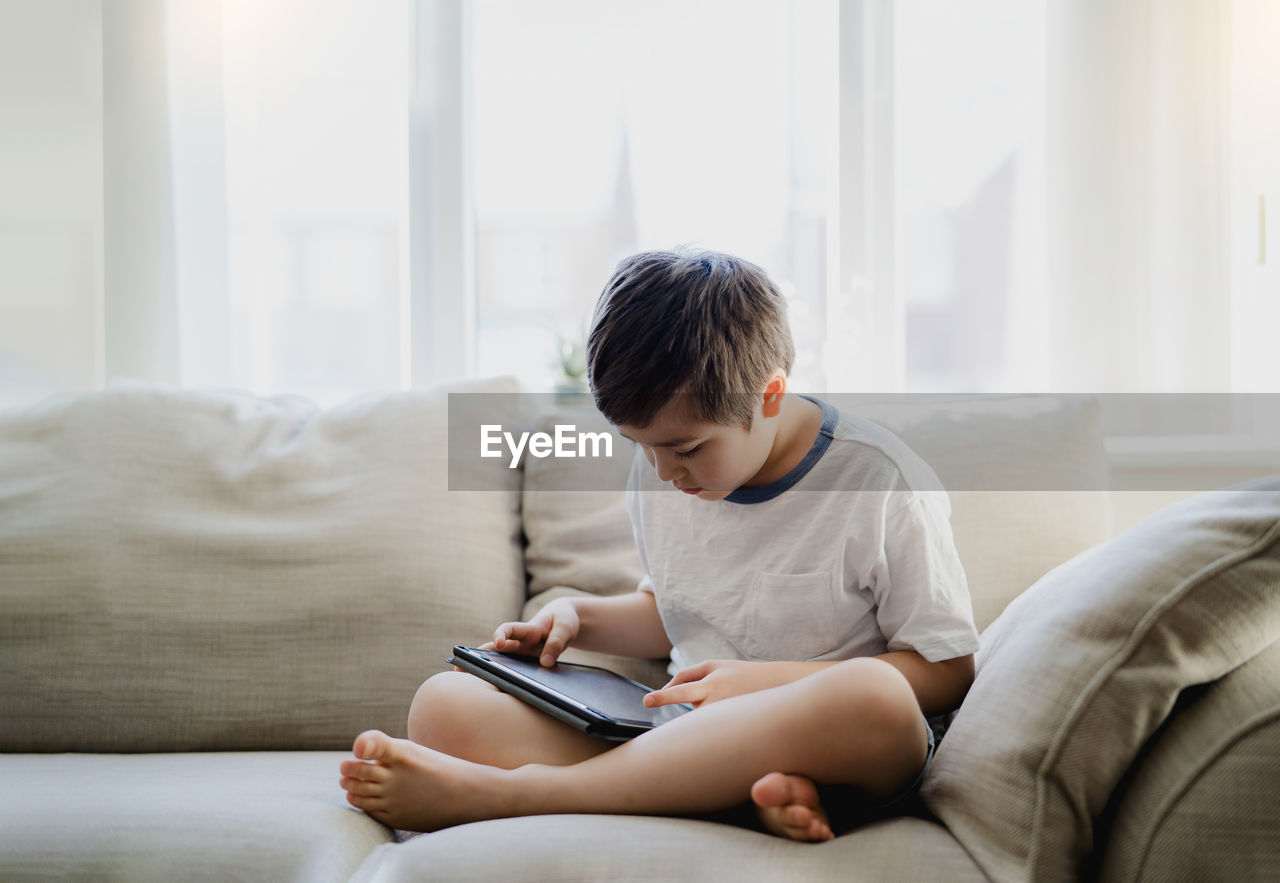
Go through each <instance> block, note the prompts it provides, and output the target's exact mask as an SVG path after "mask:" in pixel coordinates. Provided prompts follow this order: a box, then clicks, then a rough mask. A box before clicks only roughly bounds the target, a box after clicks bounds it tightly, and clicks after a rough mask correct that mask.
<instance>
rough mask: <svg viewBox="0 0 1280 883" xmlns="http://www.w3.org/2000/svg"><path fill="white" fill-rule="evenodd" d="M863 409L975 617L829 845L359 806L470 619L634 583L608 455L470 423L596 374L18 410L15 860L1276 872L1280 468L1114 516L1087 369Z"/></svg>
mask: <svg viewBox="0 0 1280 883" xmlns="http://www.w3.org/2000/svg"><path fill="white" fill-rule="evenodd" d="M856 408H857V409H859V410H861V411H862V412H863V413H865V415H866V416H868V417H870V418H871V419H876V420H878V421H879V422H882V423H883V424H884V425H886V426H888V427H889V428H890V429H892V430H893V431H894V432H896V433H898V434H899V435H900V436H901V437H902V438H903V439H904V440H905V441H906V442H907V443H908V444H909V445H911V446H912V447H913V448H915V449H916V450H917V451H918V452H920V453H921V454H922V455H923V456H924V457H925V459H926V460H927V461H928V462H929V463H930V464H931V465H932V466H933V468H934V470H935V471H936V472H937V473H938V475H939V477H940V478H941V480H942V482H943V484H944V485H945V486H946V487H947V488H948V490H949V492H950V496H951V502H952V529H953V533H954V538H955V542H956V546H957V549H958V550H959V552H960V555H961V559H962V561H963V562H964V565H965V570H966V574H967V578H968V580H969V585H970V591H971V594H972V597H973V604H974V613H975V619H976V621H977V624H978V626H979V629H980V630H981V631H982V649H981V652H980V653H979V655H978V672H977V677H976V680H975V683H974V685H973V688H972V690H971V691H970V692H969V695H968V696H967V698H966V699H965V702H964V704H963V705H962V706H961V708H960V710H959V712H958V713H957V715H956V717H955V721H954V723H953V725H952V727H951V730H950V731H949V732H948V734H947V736H946V738H945V739H944V740H943V741H942V743H941V745H940V747H939V750H938V753H937V756H936V758H935V760H934V763H933V765H932V767H931V769H930V772H929V775H928V777H927V779H926V781H925V785H924V788H923V792H922V802H923V808H922V809H920V810H919V811H917V812H915V813H913V814H910V815H906V816H902V817H898V818H893V819H889V820H885V821H880V822H876V823H873V824H870V825H866V826H864V827H861V828H857V829H855V830H853V831H850V832H848V833H845V834H843V835H841V836H839V837H837V838H836V839H834V840H832V841H830V842H827V843H823V844H799V843H792V842H788V841H784V840H782V839H779V838H775V837H771V836H767V835H764V834H761V833H758V832H756V831H752V830H748V829H746V828H742V827H736V826H734V825H732V824H728V823H724V822H719V821H714V820H709V819H706V818H699V819H692V818H666V817H628V816H603V815H599V816H591V815H562V816H541V817H531V818H517V819H505V820H498V821H490V822H483V823H477V824H469V825H463V826H459V827H456V828H451V829H447V830H443V831H438V832H434V833H429V834H420V835H415V834H412V833H409V832H399V831H394V830H391V829H389V828H387V827H385V826H383V825H381V824H380V823H378V822H376V821H374V820H372V819H371V818H369V817H366V816H365V815H363V814H362V813H360V812H359V811H357V810H355V809H353V808H352V807H350V806H349V805H348V804H347V803H346V802H345V800H344V794H343V792H342V790H341V789H340V788H339V785H338V778H339V774H338V764H339V762H340V761H341V760H342V759H344V758H346V757H348V756H350V755H349V748H350V744H351V741H352V738H353V737H354V736H355V735H356V734H357V733H359V732H360V731H362V730H365V729H368V728H373V727H376V728H380V729H383V730H385V731H387V732H389V733H391V734H392V735H395V736H404V735H405V719H406V713H407V711H408V707H409V703H410V700H411V699H412V697H413V695H414V692H415V690H416V688H417V687H418V685H419V684H420V683H421V682H422V681H423V680H424V679H426V678H427V677H429V676H431V675H432V674H434V673H436V672H439V671H442V670H444V669H445V668H446V667H447V663H446V662H445V659H446V657H447V656H448V654H449V652H450V649H451V647H452V646H453V645H454V644H455V643H478V642H482V641H484V640H485V639H486V637H487V636H488V635H489V634H490V633H491V631H492V629H493V628H494V626H495V625H497V624H498V623H500V622H503V621H506V620H511V619H516V618H522V617H527V616H529V615H531V614H532V613H533V611H535V610H536V609H538V608H539V607H540V606H541V605H543V604H545V603H547V601H548V600H550V599H552V598H555V597H561V596H564V595H573V594H576V593H582V592H587V593H606V594H607V593H614V592H622V591H630V590H632V589H633V588H634V586H635V583H636V580H637V578H638V576H639V562H638V560H637V556H636V555H635V552H634V550H633V549H632V547H631V532H630V527H629V525H628V523H627V519H626V515H625V510H624V508H623V504H622V493H621V489H620V487H621V486H620V484H618V483H617V482H616V480H615V478H609V477H607V476H616V472H611V471H610V470H613V469H615V468H616V463H614V464H613V465H610V463H604V464H592V465H593V468H594V467H595V466H599V468H601V469H603V470H604V471H603V472H602V473H601V475H602V476H605V477H601V478H598V479H596V478H593V479H592V481H591V482H588V483H586V484H585V485H583V486H575V485H574V483H573V481H572V478H571V477H572V475H577V474H580V469H581V467H582V466H583V465H584V464H582V463H579V462H574V461H571V460H566V459H563V458H556V457H544V458H535V457H526V458H525V459H524V461H523V462H522V463H521V464H518V465H517V466H516V468H509V466H508V464H505V463H502V462H501V461H500V460H499V461H491V460H488V459H485V460H483V461H480V460H479V459H477V458H476V457H475V456H474V454H475V442H473V441H469V437H470V438H474V436H473V435H472V434H471V433H472V428H471V427H472V424H471V423H469V422H468V421H469V420H473V418H475V417H477V415H479V419H481V420H488V421H491V422H493V423H505V424H509V425H511V426H525V427H533V428H537V427H544V428H546V427H550V426H553V425H555V424H556V423H557V422H558V421H562V420H565V419H570V418H571V419H574V420H575V421H578V422H580V423H581V422H585V423H591V421H592V420H595V421H597V423H598V422H599V418H598V415H593V414H592V413H590V410H589V409H588V408H584V407H583V406H582V405H581V403H580V402H560V401H558V400H555V399H552V398H550V397H540V396H533V395H528V394H525V393H523V391H521V390H520V388H519V387H518V386H517V385H516V384H515V383H514V381H511V380H509V379H503V378H496V379H488V380H480V381H472V382H468V383H463V384H455V385H452V386H446V387H440V388H436V389H432V390H424V391H413V392H386V393H377V394H368V395H365V396H361V397H359V398H356V399H353V400H351V401H349V402H347V403H345V404H342V405H338V406H333V407H327V408H321V407H317V406H316V405H315V404H313V403H311V402H309V401H307V400H304V399H301V398H296V397H287V396H285V397H274V398H266V397H258V396H253V395H250V394H247V393H242V392H235V391H217V390H178V389H170V388H164V387H154V386H146V385H125V386H120V387H114V388H109V389H107V390H104V391H98V392H91V393H82V394H75V395H65V396H60V397H55V398H51V399H48V400H46V401H44V402H42V403H40V404H37V405H33V406H29V407H22V408H14V409H9V410H7V411H4V412H2V413H0V611H3V612H2V613H0V751H3V752H4V753H3V754H0V783H3V784H2V785H0V788H2V789H3V793H4V794H5V798H6V799H5V800H4V801H3V802H2V803H0V879H3V880H28V879H50V878H57V879H67V878H70V879H109V880H129V881H133V880H171V879H175V878H184V879H212V880H236V879H244V880H304V881H312V880H324V881H327V880H362V881H383V880H388V881H390V880H410V879H414V880H417V879H439V880H449V881H459V880H485V881H489V880H498V879H503V880H664V881H665V880H682V879H687V880H719V879H748V880H756V879H760V880H806V881H807V880H828V879H830V880H836V879H840V880H849V879H867V880H928V879H946V880H950V881H959V880H970V879H972V880H981V879H994V880H1061V879H1073V878H1078V877H1088V878H1098V879H1103V880H1126V881H1128V880H1164V879H1174V878H1176V879H1209V878H1214V879H1267V878H1271V879H1275V878H1277V877H1280V837H1277V836H1276V835H1277V831H1280V643H1278V640H1277V639H1280V476H1272V477H1269V478H1266V477H1264V478H1260V479H1257V480H1255V481H1251V482H1248V483H1246V484H1243V485H1237V486H1233V487H1231V488H1226V489H1223V490H1220V491H1211V492H1206V493H1201V494H1197V495H1195V496H1193V497H1191V498H1189V499H1186V500H1184V501H1182V502H1180V503H1178V504H1176V505H1173V506H1170V507H1168V508H1166V509H1162V510H1160V511H1158V512H1156V513H1154V514H1153V515H1151V516H1150V517H1148V518H1146V519H1144V520H1143V521H1141V522H1139V523H1138V524H1136V525H1134V526H1132V527H1130V528H1129V529H1127V530H1125V531H1123V532H1121V533H1119V534H1118V535H1115V536H1113V535H1112V531H1111V514H1110V512H1111V510H1110V502H1109V499H1110V498H1109V495H1108V493H1107V460H1106V456H1105V452H1104V448H1103V444H1102V434H1101V424H1100V409H1099V405H1098V402H1097V401H1096V400H1095V399H1093V398H1090V397H1087V396H994V397H980V398H979V397H975V398H970V399H966V398H963V397H955V398H953V399H950V400H943V401H931V402H928V403H927V404H921V403H920V402H917V401H906V400H903V401H895V400H885V401H876V400H874V399H872V400H868V401H866V402H865V403H862V402H859V403H857V405H856ZM495 414H497V415H499V417H498V418H495V416H494V415H495ZM630 456H631V451H630V449H629V448H624V449H622V450H621V451H618V452H615V458H614V461H617V462H620V463H623V464H624V465H625V462H626V461H629V459H630ZM495 465H496V466H498V467H499V468H492V467H494V466H495ZM482 466H483V467H486V469H485V471H484V474H483V476H482V479H481V478H477V477H476V476H477V475H478V474H479V473H477V472H476V471H475V470H476V469H478V468H479V467H482ZM623 471H625V468H624V469H623ZM1050 475H1051V476H1053V480H1052V481H1045V480H1044V478H1045V476H1050ZM566 659H578V660H586V661H594V662H597V663H603V664H607V665H610V666H611V667H614V668H617V669H619V670H622V671H624V672H626V673H627V674H629V675H631V676H632V677H635V678H637V679H638V680H641V681H644V682H646V683H649V684H658V683H661V682H663V681H664V680H665V678H666V672H665V666H666V661H665V660H624V659H617V658H611V657H602V656H600V655H598V654H589V653H583V652H580V651H575V650H571V651H570V653H569V654H567V655H566ZM512 738H519V734H518V733H513V734H512Z"/></svg>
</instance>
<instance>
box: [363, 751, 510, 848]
mask: <svg viewBox="0 0 1280 883" xmlns="http://www.w3.org/2000/svg"><path fill="white" fill-rule="evenodd" d="M351 750H352V753H353V754H355V756H356V757H357V758H360V759H359V760H346V761H343V762H342V765H341V767H340V769H341V772H342V779H341V782H340V783H341V785H342V787H343V788H344V789H345V790H346V792H347V802H348V803H350V804H351V805H352V806H354V807H356V808H357V809H361V810H364V812H366V813H367V814H369V815H371V816H373V817H374V818H375V819H377V820H378V821H380V822H382V823H384V824H386V825H390V826H391V827H393V828H399V829H400V830H403V831H434V830H436V829H437V828H447V827H449V826H450V825H459V824H462V823H463V822H473V821H478V820H480V819H488V818H494V817H496V816H498V815H502V814H503V813H502V812H501V811H500V810H499V808H500V806H501V803H500V799H501V796H502V790H501V788H500V787H499V782H498V777H499V776H500V775H501V772H502V771H500V770H496V769H494V768H492V767H485V766H483V765H481V764H475V763H471V762H470V761H465V760H459V759H458V758H456V757H450V756H449V755H447V754H441V753H440V752H438V751H432V750H431V749H430V748H426V747H424V746H422V745H418V744H417V743H416V742H410V741H409V740H407V739H393V738H391V737H390V736H388V735H387V734H386V733H383V732H381V731H380V730H367V731H366V732H363V733H361V734H360V735H359V736H357V737H356V740H355V743H354V745H352V748H351Z"/></svg>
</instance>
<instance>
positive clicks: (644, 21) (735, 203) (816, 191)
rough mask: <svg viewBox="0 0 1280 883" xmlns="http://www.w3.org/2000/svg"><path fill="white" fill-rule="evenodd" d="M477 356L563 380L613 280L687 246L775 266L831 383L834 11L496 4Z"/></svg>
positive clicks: (539, 378) (763, 2)
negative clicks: (651, 255)
mask: <svg viewBox="0 0 1280 883" xmlns="http://www.w3.org/2000/svg"><path fill="white" fill-rule="evenodd" d="M474 16H475V17H474V23H473V28H474V30H473V33H474V56H473V68H472V70H473V76H474V93H473V94H474V114H475V116H474V119H475V136H474V138H475V140H474V144H475V196H476V202H475V211H476V214H475V222H476V257H477V264H476V289H477V309H478V313H477V334H478V337H477V344H478V349H477V357H478V369H479V373H480V374H482V375H487V374H499V373H511V374H515V375H516V376H519V377H520V378H521V379H522V380H523V381H524V382H525V383H526V384H527V385H529V386H530V387H532V388H534V389H545V388H548V387H549V386H551V385H553V384H554V383H555V382H556V381H557V379H559V368H558V366H557V365H555V364H553V362H554V360H555V357H556V354H557V352H558V349H559V344H560V342H561V341H565V342H574V341H579V340H580V339H581V338H582V336H583V333H584V331H585V329H586V326H587V324H588V322H589V319H590V313H591V309H592V307H593V306H594V304H595V300H596V298H597V297H598V295H599V293H600V289H601V287H602V286H603V283H604V282H605V280H606V279H607V278H608V276H609V274H610V272H611V271H612V270H613V267H614V265H615V264H616V263H617V262H618V261H619V260H620V259H621V258H623V257H625V256H626V255H628V254H631V253H633V252H636V251H640V250H643V249H649V248H669V247H671V246H674V245H676V244H681V243H687V244H694V245H698V246H702V247H707V248H713V249H717V250H722V251H727V252H731V253H734V254H738V255H740V256H742V257H744V258H746V259H748V260H752V261H755V262H757V263H759V264H761V265H762V266H764V267H766V268H767V269H768V270H769V271H770V272H771V273H772V274H773V275H774V277H775V279H777V280H778V282H779V284H780V285H781V287H782V288H783V290H784V292H785V293H786V295H787V296H788V298H789V301H790V312H791V320H792V325H793V331H794V334H795V336H796V338H797V343H798V351H799V352H800V353H801V354H803V360H802V361H801V362H800V363H799V364H798V365H797V366H796V371H795V375H796V378H797V383H800V384H801V385H805V386H807V387H808V388H814V386H813V384H816V383H819V382H820V381H821V377H822V367H821V358H820V357H821V350H822V342H823V337H822V334H823V329H822V324H823V323H822V320H823V318H824V310H825V297H826V238H827V221H828V212H829V209H830V206H829V201H828V196H827V194H828V192H829V188H828V185H829V181H830V172H831V161H832V156H831V146H832V137H833V132H834V108H835V69H836V45H835V39H834V34H835V21H836V18H835V16H836V4H835V3H834V2H808V3H790V2H785V0H694V2H685V0H681V2H670V0H667V2H646V3H635V2H621V0H547V2H540V3H537V4H530V3H527V2H522V0H477V2H476V3H475V5H474Z"/></svg>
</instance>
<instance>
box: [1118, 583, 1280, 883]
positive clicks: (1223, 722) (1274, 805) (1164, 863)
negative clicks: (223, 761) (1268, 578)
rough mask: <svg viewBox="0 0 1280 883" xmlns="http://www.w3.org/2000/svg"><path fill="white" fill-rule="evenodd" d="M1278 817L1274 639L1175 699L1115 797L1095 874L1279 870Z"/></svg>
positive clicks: (1270, 875)
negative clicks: (1172, 708)
mask: <svg viewBox="0 0 1280 883" xmlns="http://www.w3.org/2000/svg"><path fill="white" fill-rule="evenodd" d="M1277 590H1280V587H1277ZM1277 826H1280V642H1277V643H1275V644H1272V645H1271V646H1270V647H1268V648H1267V649H1266V650H1264V651H1263V652H1262V653H1260V654H1258V655H1257V656H1255V657H1254V658H1253V659H1251V660H1249V661H1248V662H1246V663H1245V664H1244V665H1242V666H1240V667H1239V668H1238V669H1236V670H1235V671H1233V672H1231V674H1229V675H1227V676H1226V677H1224V678H1222V679H1221V680H1219V681H1215V682H1214V683H1212V684H1210V685H1208V686H1207V687H1204V688H1198V689H1195V690H1192V691H1188V694H1187V695H1186V696H1184V697H1183V700H1181V701H1180V702H1179V707H1178V710H1177V712H1176V713H1175V714H1174V715H1173V717H1171V718H1170V720H1169V722H1168V724H1167V725H1166V726H1164V727H1163V728H1161V730H1160V732H1159V733H1158V734H1157V735H1156V737H1155V739H1153V740H1152V745H1151V748H1150V750H1149V751H1148V752H1147V753H1146V756H1145V757H1144V758H1143V759H1142V762H1141V764H1140V765H1139V766H1138V767H1137V769H1136V770H1135V772H1134V776H1133V779H1132V781H1131V782H1130V783H1129V785H1128V787H1127V788H1125V789H1124V792H1123V794H1122V795H1121V796H1120V798H1119V800H1118V801H1117V808H1116V812H1115V823H1114V825H1113V826H1112V828H1111V832H1110V834H1109V836H1108V840H1107V847H1106V850H1105V852H1104V855H1103V862H1102V879H1103V880H1117V881H1119V880H1175V879H1184V880H1214V879H1216V880H1280V836H1277Z"/></svg>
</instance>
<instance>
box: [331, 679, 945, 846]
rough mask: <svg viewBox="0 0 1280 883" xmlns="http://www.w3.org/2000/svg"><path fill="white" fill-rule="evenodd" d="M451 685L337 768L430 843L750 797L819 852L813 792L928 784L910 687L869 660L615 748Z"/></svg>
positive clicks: (360, 742) (725, 705)
mask: <svg viewBox="0 0 1280 883" xmlns="http://www.w3.org/2000/svg"><path fill="white" fill-rule="evenodd" d="M446 678H447V680H445V679H446ZM458 678H470V676H469V675H458V676H457V678H454V677H453V676H452V674H450V675H446V676H441V677H440V682H439V683H436V681H437V678H433V679H432V680H431V681H428V683H427V684H425V685H424V686H423V689H422V690H421V691H419V695H418V697H416V698H415V701H414V709H413V711H411V714H410V735H411V736H412V737H413V740H414V741H410V740H402V739H392V738H390V737H389V736H387V735H386V734H384V733H381V732H379V731H376V730H371V731H368V732H365V733H362V734H361V735H360V736H359V737H358V738H357V739H356V740H355V744H354V746H353V751H354V754H355V756H356V758H358V759H357V760H349V761H345V762H344V763H343V764H342V787H343V788H345V789H346V791H347V800H348V802H349V803H351V805H353V806H355V807H358V808H359V809H362V810H364V811H365V812H366V813H368V814H369V815H371V816H373V817H374V818H376V819H378V820H380V821H383V822H385V823H386V824H389V825H392V826H393V827H397V828H401V829H406V830H423V831H429V830H435V829H437V828H443V827H448V826H450V825H456V824H461V823H464V822H471V821H479V820H482V819H490V818H499V817H507V816H519V815H538V814H543V813H581V812H588V813H591V812H594V813H631V814H670V815H680V814H690V813H706V812H715V811H718V810H723V809H727V808H730V807H734V806H737V805H739V804H741V803H743V802H744V801H746V800H748V799H754V800H755V802H756V803H757V805H758V806H761V807H764V811H763V812H762V818H764V820H765V823H766V825H768V827H770V828H771V829H772V830H774V831H775V832H776V833H780V834H785V835H787V836H792V837H796V838H797V839H810V840H822V839H828V838H829V837H830V836H831V831H830V828H829V826H828V824H827V821H826V817H825V814H824V813H823V812H822V808H821V806H820V805H819V804H818V802H817V793H816V789H815V788H814V783H818V782H820V783H824V784H842V785H851V786H854V787H855V788H857V789H859V790H860V791H862V792H864V793H865V794H866V795H867V796H868V798H869V799H872V800H876V799H884V798H887V797H889V796H891V795H893V794H894V793H896V792H897V791H899V790H900V789H901V788H902V787H904V786H905V785H906V784H907V783H909V782H910V781H911V780H912V778H914V777H915V776H916V774H917V773H919V771H920V768H921V766H922V765H923V763H924V760H925V754H926V752H927V749H928V741H927V736H926V734H925V724H924V720H923V718H922V717H921V714H920V709H919V706H918V704H917V702H916V698H915V695H914V693H913V692H912V690H911V687H910V685H909V684H908V683H907V681H906V679H905V678H904V677H903V676H902V675H901V674H900V673H899V672H898V671H897V670H896V669H895V668H893V667H892V666H890V665H888V664H887V663H884V662H882V661H880V660H876V659H853V660H848V661H846V662H843V663H840V664H838V665H833V666H830V667H829V668H825V669H823V670H821V671H819V672H816V673H814V674H811V675H809V676H808V677H805V678H802V679H800V680H798V681H794V682H792V683H790V684H786V685H783V686H780V687H774V688H772V689H769V690H761V691H759V692H756V693H749V694H746V695H742V696H735V697H732V698H730V699H726V700H723V701H721V702H715V703H712V704H708V705H704V706H702V707H701V708H699V709H697V710H695V711H694V712H692V713H690V714H686V715H683V716H681V717H679V718H676V719H675V720H673V721H670V722H669V723H666V724H664V725H663V726H661V727H658V728H657V729H655V730H652V731H651V732H649V733H646V734H644V735H643V736H640V737H638V738H636V739H633V740H631V741H630V742H626V743H624V744H622V745H619V746H618V747H616V748H612V749H610V748H609V745H608V744H607V743H603V742H599V741H598V740H595V739H592V738H591V737H588V736H582V735H581V734H579V733H577V732H576V731H574V730H572V729H570V728H569V727H567V726H565V725H563V724H560V723H559V722H557V721H555V720H553V719H551V718H548V717H546V716H545V715H542V714H541V713H540V712H537V711H536V710H534V709H530V708H523V709H519V708H517V707H516V706H523V703H519V702H518V700H513V699H511V697H508V696H505V695H503V694H500V693H498V692H497V691H496V690H494V689H493V688H491V687H488V685H484V684H483V683H482V682H480V681H479V680H478V679H474V678H470V680H472V681H475V682H476V684H480V685H481V686H483V688H484V690H481V689H479V688H476V687H475V686H473V685H471V684H469V683H468V682H467V681H460V680H458ZM455 688H456V690H455ZM485 691H491V692H492V694H493V695H492V696H488V695H486V693H485ZM494 700H497V701H494ZM512 703H515V705H513V704H512ZM462 706H466V708H467V709H469V710H468V711H465V712H462ZM419 712H420V713H419ZM459 712H462V714H461V715H459V714H458V713H459ZM522 712H528V715H524V716H523V717H522V716H521V713H522ZM529 715H532V717H530V716H529ZM549 724H550V725H554V726H548V725H549ZM570 737H575V738H570ZM417 740H422V742H423V743H424V744H419V742H418V741H417ZM583 740H586V741H583Z"/></svg>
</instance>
